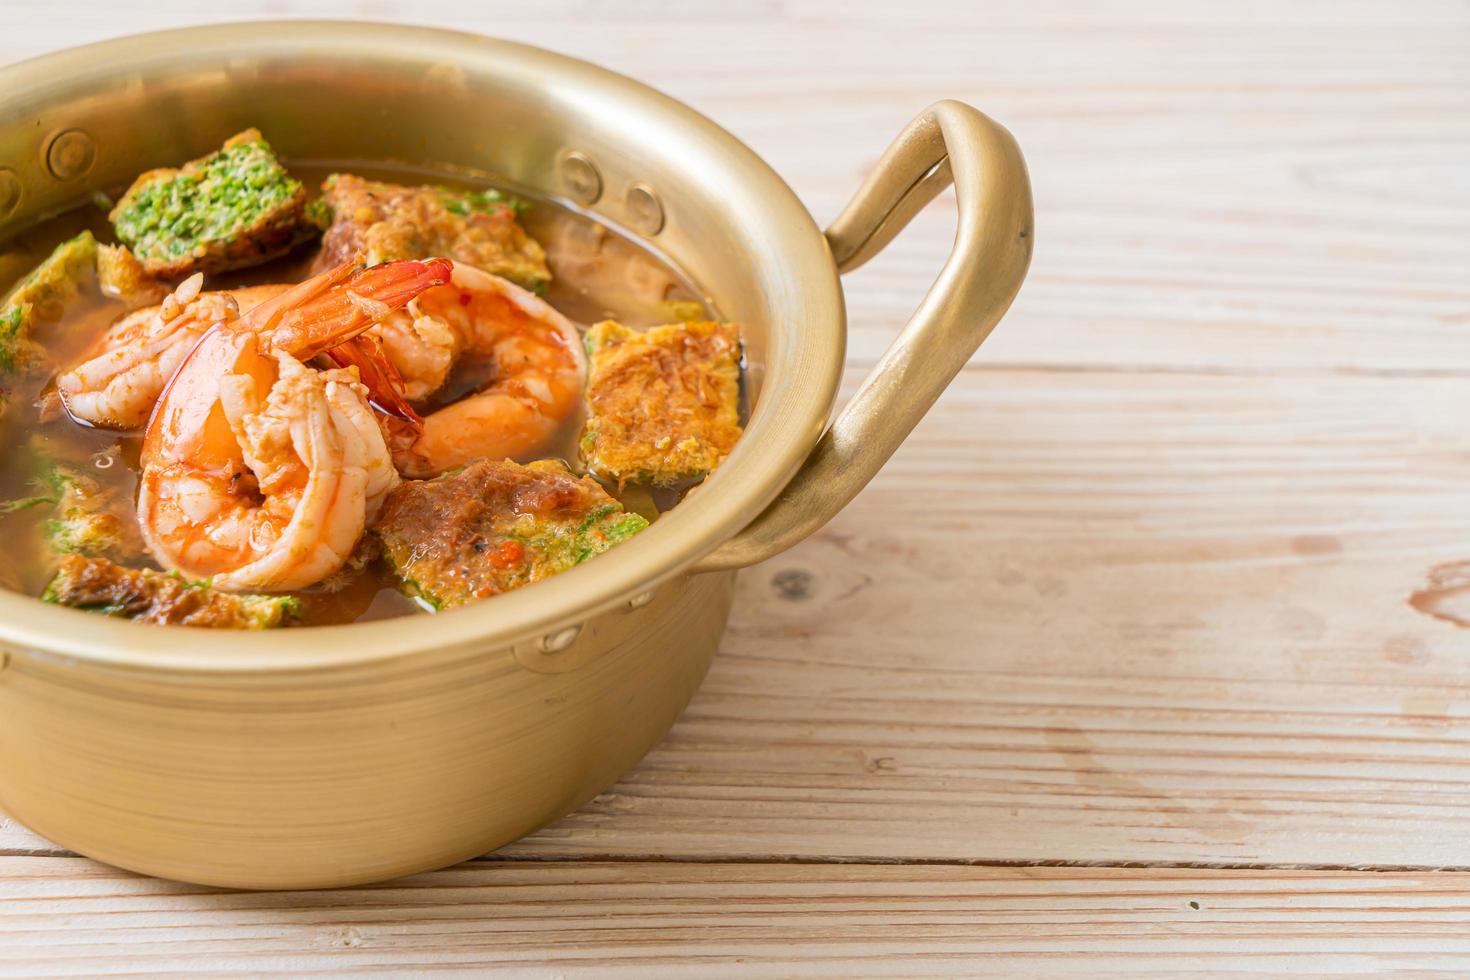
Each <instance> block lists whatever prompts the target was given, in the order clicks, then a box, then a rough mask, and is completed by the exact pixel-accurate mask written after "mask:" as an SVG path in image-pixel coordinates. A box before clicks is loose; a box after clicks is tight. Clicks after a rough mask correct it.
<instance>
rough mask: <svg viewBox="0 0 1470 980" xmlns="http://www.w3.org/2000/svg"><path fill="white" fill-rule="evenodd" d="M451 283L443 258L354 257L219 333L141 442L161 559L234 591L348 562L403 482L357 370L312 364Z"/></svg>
mask: <svg viewBox="0 0 1470 980" xmlns="http://www.w3.org/2000/svg"><path fill="white" fill-rule="evenodd" d="M449 276H450V265H449V263H448V262H447V261H445V260H443V259H433V260H429V261H427V262H411V261H404V262H390V263H386V264H384V265H379V266H375V267H373V268H371V269H365V270H359V271H354V267H353V266H352V264H350V263H349V264H347V265H343V266H339V267H337V268H336V269H333V270H331V271H329V272H326V273H324V274H322V275H320V276H317V277H315V278H313V279H309V280H307V281H306V282H304V283H302V284H301V285H299V286H295V287H292V288H291V289H289V290H287V291H286V292H283V293H281V294H280V295H279V296H277V297H275V298H274V299H271V300H268V301H266V302H265V303H263V304H261V305H259V306H257V307H255V308H254V309H253V310H251V311H250V312H249V313H247V314H245V315H244V316H242V317H239V318H238V319H235V320H225V321H221V322H219V323H217V324H215V325H214V326H213V327H211V328H210V329H209V331H208V333H206V334H205V336H204V338H203V339H201V340H200V341H199V343H198V345H197V346H195V347H194V349H193V350H192V351H191V352H190V353H189V354H188V356H187V357H186V358H185V359H184V361H183V363H182V364H181V365H180V366H179V369H178V371H177V372H176V373H175V374H174V376H173V379H172V380H171V381H170V382H169V383H168V387H167V388H166V389H165V390H164V393H163V397H162V398H161V399H160V401H159V403H158V408H157V410H156V411H155V412H154V414H153V419H152V421H150V422H149V423H148V432H147V435H146V436H145V438H144V441H143V450H142V456H141V459H140V462H141V469H142V472H141V475H140V479H139V493H138V519H139V521H140V523H141V525H142V528H143V535H144V539H145V540H146V541H147V543H148V546H149V549H150V550H151V551H152V552H153V555H154V557H156V558H157V559H158V560H159V562H161V563H162V564H163V565H164V566H165V567H166V568H169V569H173V570H177V571H179V572H181V573H182V574H184V575H185V576H188V577H189V578H212V580H213V581H212V584H213V585H214V586H215V587H216V588H222V589H227V590H231V591H239V590H270V591H283V590H290V589H298V588H303V587H305V586H308V585H311V584H313V583H315V582H318V581H320V580H321V579H323V578H325V577H326V576H328V575H330V574H332V573H333V572H335V571H336V570H337V569H339V568H341V567H342V565H343V564H344V563H345V562H346V561H347V559H348V558H349V556H350V555H351V553H352V550H353V548H354V546H355V545H356V543H357V540H358V538H360V537H361V535H362V533H363V530H364V528H365V527H366V525H367V522H368V521H369V520H370V519H371V518H372V517H373V516H375V515H376V511H377V508H378V507H379V506H380V505H381V504H382V501H383V498H384V496H386V494H387V493H388V491H389V490H391V489H392V488H393V487H394V486H395V485H396V484H397V482H398V475H397V473H396V472H395V471H394V469H393V463H392V459H391V457H390V454H389V452H388V447H387V445H386V443H385V441H384V438H383V433H382V430H381V428H380V427H379V425H378V422H377V420H376V418H375V416H374V414H373V411H372V409H371V407H370V405H369V401H368V394H369V393H368V390H367V387H366V386H365V385H364V384H363V383H362V382H361V381H360V380H359V376H358V374H357V372H356V371H354V370H351V369H342V368H335V369H330V370H322V371H318V370H316V369H314V368H311V367H308V366H306V364H305V363H303V362H306V361H309V360H311V359H312V358H313V357H315V356H316V355H318V354H321V353H323V352H324V351H326V350H329V349H331V348H333V347H337V346H339V345H342V344H344V342H347V341H350V340H351V339H352V338H354V337H356V336H357V335H358V334H360V333H362V332H363V331H364V330H366V329H367V328H368V326H369V325H371V323H372V322H373V320H374V319H378V318H381V317H382V316H385V315H387V314H388V313H391V312H392V311H393V310H395V309H397V308H399V307H401V306H402V305H403V304H405V303H407V302H408V301H409V300H411V299H413V298H414V297H415V296H417V295H418V294H419V293H421V292H423V291H424V290H425V289H428V288H430V287H432V286H437V285H441V284H443V283H445V282H448V281H449Z"/></svg>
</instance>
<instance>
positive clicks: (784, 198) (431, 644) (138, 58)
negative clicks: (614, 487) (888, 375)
mask: <svg viewBox="0 0 1470 980" xmlns="http://www.w3.org/2000/svg"><path fill="white" fill-rule="evenodd" d="M367 47H370V48H372V49H374V50H376V51H381V50H391V51H393V52H395V53H397V54H399V55H401V56H404V57H416V58H419V59H420V60H429V59H432V60H433V61H434V62H447V63H450V64H456V65H474V66H477V67H479V68H481V69H483V70H485V71H487V72H490V71H495V72H500V73H506V72H511V71H524V72H528V73H531V74H535V75H544V76H547V77H548V78H551V77H554V79H555V81H556V83H557V85H558V87H559V88H560V90H561V91H562V92H564V93H567V94H565V95H564V96H563V97H564V98H575V99H592V100H601V101H604V102H606V103H607V104H609V105H610V106H612V105H616V107H617V109H618V111H622V112H627V113H633V114H636V115H637V116H639V117H641V118H642V119H643V120H644V121H646V122H647V123H648V124H650V125H651V126H652V127H653V129H652V130H642V129H640V130H639V132H640V134H643V135H642V138H643V139H645V140H646V141H648V142H650V143H651V142H652V141H653V139H654V138H655V136H657V137H659V138H660V139H662V140H672V142H671V143H661V149H664V150H668V151H670V152H677V153H679V154H680V155H681V156H682V157H684V158H686V159H688V160H690V161H691V162H692V161H698V162H699V163H700V164H701V165H704V166H709V167H713V168H715V170H716V172H720V171H723V173H724V174H725V176H726V177H727V178H728V179H729V180H730V181H734V182H735V183H732V184H730V185H729V186H731V187H734V188H737V189H741V190H748V191H752V192H755V193H757V194H758V195H759V197H760V200H761V204H762V208H761V210H760V212H759V213H757V214H754V215H752V217H751V221H753V222H755V223H757V224H758V225H759V226H761V227H764V226H767V225H769V226H770V228H771V229H773V230H774V229H779V233H772V234H767V235H765V236H762V237H761V238H760V241H761V242H762V243H763V244H765V245H769V243H771V242H779V243H780V245H779V250H778V251H776V252H774V253H772V254H768V255H764V256H762V257H761V258H762V259H763V261H764V264H766V266H767V268H768V269H769V268H770V266H771V264H772V263H776V262H779V263H780V264H781V267H782V268H783V270H784V271H786V272H789V275H790V276H791V277H792V280H793V281H794V282H797V283H800V284H801V295H800V300H799V302H798V303H797V305H796V308H795V309H793V310H791V311H790V312H789V314H787V313H784V312H783V318H786V319H789V320H790V321H791V322H790V323H789V324H787V329H785V330H784V331H780V330H779V326H780V325H779V324H772V325H771V331H772V338H773V341H772V344H771V355H770V357H769V358H768V360H767V362H766V365H765V377H764V381H763V384H762V391H761V394H760V398H759V403H758V404H757V405H755V406H753V407H752V414H751V418H750V423H749V425H748V426H747V429H746V432H745V435H744V437H743V438H742V439H741V440H740V442H739V443H738V444H737V446H736V448H735V449H734V451H733V452H732V453H731V455H730V457H729V459H728V460H727V461H726V463H725V465H724V466H722V467H721V468H720V469H719V470H717V471H716V472H715V473H714V474H713V475H712V476H711V477H710V478H709V479H708V481H707V483H706V484H705V485H703V486H702V487H701V489H700V492H699V493H696V494H694V495H692V496H690V497H689V498H688V499H686V500H684V501H683V502H682V503H681V504H680V505H679V506H678V507H677V508H675V509H674V510H672V511H670V512H669V513H667V514H666V515H664V516H663V517H661V518H660V519H659V520H658V521H656V522H654V524H653V525H652V526H651V527H650V528H649V529H648V530H647V531H645V532H643V533H642V534H639V535H638V536H637V537H635V538H633V539H632V540H630V541H627V542H625V543H623V544H621V545H619V546H618V547H617V548H615V549H613V550H612V551H610V552H608V553H607V554H604V555H601V556H599V557H598V559H597V560H596V561H594V562H589V563H587V564H585V565H582V566H579V567H577V568H574V569H571V570H569V571H567V572H564V573H562V574H560V575H557V576H555V577H554V578H551V579H548V580H545V581H542V582H539V583H537V584H536V585H535V587H534V588H526V589H520V590H517V591H514V592H510V593H507V594H504V595H501V596H496V597H495V598H494V600H493V601H485V602H479V603H474V604H470V605H466V606H462V607H458V608H456V609H452V610H448V611H445V612H441V613H436V614H434V615H426V616H401V617H397V618H393V619H384V620H373V621H370V622H365V623H352V624H346V625H341V626H318V627H310V628H302V629H296V630H282V631H263V632H259V633H250V632H230V631H212V630H204V629H193V628H187V627H175V628H159V627H156V626H149V625H144V624H138V623H132V622H128V621H124V620H117V619H111V618H108V617H104V616H98V615H95V614H91V613H85V612H81V611H79V610H74V609H66V608H62V607H57V606H51V605H48V604H45V603H42V602H41V601H39V600H38V599H35V598H32V597H30V596H25V595H21V594H19V593H12V592H9V591H7V590H0V655H3V653H4V652H5V651H10V652H15V653H22V654H25V655H28V656H40V657H56V656H58V655H59V656H60V657H62V658H65V659H67V660H75V661H80V662H87V663H92V664H98V665H107V666H109V667H113V668H119V669H134V670H139V671H144V672H162V671H169V672H184V673H195V672H205V673H260V672H268V673H269V672H277V671H303V670H305V671H309V670H323V669H333V670H336V669H344V668H352V667H357V666H361V665H364V664H373V663H380V662H383V661H386V660H391V659H396V658H399V657H405V656H413V655H417V654H425V653H428V652H430V651H436V650H437V651H459V652H468V651H472V650H479V651H485V652H488V651H491V650H497V649H509V648H512V647H514V646H515V645H516V644H518V643H521V642H525V641H527V640H533V641H534V638H536V637H540V636H549V635H551V634H554V633H558V632H560V631H562V630H565V629H566V628H568V627H570V626H573V625H580V624H583V623H585V622H587V621H588V620H590V619H592V618H594V617H595V616H597V615H600V614H603V613H606V612H610V611H612V610H615V609H617V608H618V607H620V606H621V607H623V608H627V606H628V604H629V603H630V600H633V599H634V597H636V596H639V595H640V594H641V593H644V592H646V591H648V590H650V589H653V588H654V587H655V586H657V585H659V584H660V583H663V582H665V581H667V580H669V579H671V578H673V577H675V576H677V575H679V574H680V573H681V572H682V571H684V570H686V569H687V568H689V567H690V566H691V565H692V564H694V563H695V562H697V561H698V560H699V559H700V558H702V557H704V556H705V555H707V554H708V553H710V552H711V551H713V550H714V549H715V548H716V547H718V546H719V545H720V544H721V543H723V542H724V541H725V540H727V539H728V538H730V537H731V536H733V535H734V534H736V533H737V532H738V531H740V530H741V529H742V528H744V527H745V526H746V525H747V524H748V523H749V522H750V521H751V520H752V519H754V518H755V517H756V515H757V514H759V513H760V512H761V511H762V510H763V509H764V508H765V507H766V506H767V505H768V504H770V503H771V502H772V501H773V500H774V499H775V497H776V495H777V494H778V493H779V492H780V490H781V488H782V487H784V486H785V485H786V483H787V482H788V481H789V480H790V478H791V477H792V476H793V475H794V474H795V473H796V471H797V470H798V469H799V468H800V466H801V464H802V462H803V461H804V460H805V459H806V457H807V456H808V454H809V453H810V451H811V449H812V447H813V446H814V445H815V444H816V441H817V439H818V438H819V436H820V435H821V432H822V430H823V429H824V428H825V426H826V423H827V420H828V417H829V415H830V412H831V409H832V406H833V404H834V403H835V400H836V395H837V389H838V385H839V383H840V380H841V375H842V369H843V362H844V348H845V333H846V318H845V311H844V306H843V297H842V289H841V285H840V282H839V280H838V273H837V269H836V266H835V264H834V263H833V260H832V257H831V253H830V250H829V248H828V245H827V240H826V238H825V237H824V236H823V234H822V232H821V230H820V229H819V228H818V227H817V225H816V223H815V221H814V220H813V219H812V217H811V215H810V214H809V213H808V212H807V210H806V208H805V207H804V206H803V204H802V203H801V201H800V199H798V198H797V196H796V194H795V193H794V192H793V191H792V190H791V188H790V187H789V186H788V185H787V184H786V182H785V181H784V180H783V179H782V178H781V177H780V176H779V175H777V174H776V172H775V171H774V170H772V169H771V167H770V166H769V165H768V164H766V163H765V161H764V160H762V159H761V158H760V157H759V156H757V155H756V154H755V153H754V152H753V151H752V150H750V149H749V148H748V147H747V146H745V144H743V143H742V142H740V141H739V140H738V139H737V138H736V137H734V136H733V135H731V134H730V133H728V132H727V131H725V130H724V129H722V128H721V127H719V126H718V125H716V124H715V123H714V122H712V121H711V120H709V119H708V118H706V117H705V116H703V115H701V114H700V113H698V112H696V111H695V110H694V109H692V108H690V107H689V106H687V105H685V104H683V103H682V102H679V101H677V100H675V99H673V98H671V97H670V96H667V95H664V94H662V93H661V92H658V91H657V90H655V89H653V88H651V87H649V86H646V85H644V84H643V83H641V82H637V81H634V80H633V79H631V78H628V77H626V76H624V75H620V74H618V73H616V72H613V71H610V70H608V69H605V68H601V67H598V66H596V65H593V64H591V63H589V62H586V61H582V60H580V59H577V58H573V57H570V56H567V55H561V54H556V53H553V52H550V51H546V50H544V49H541V48H537V47H533V46H531V45H527V44H521V43H519V42H513V41H505V40H499V39H494V38H488V37H484V36H481V35H477V34H472V33H468V32H462V31H453V30H447V29H442V28H430V27H414V26H407V25H404V24H397V23H386V22H361V21H341V20H265V21H243V22H232V23H224V24H211V25H207V26H202V27H189V28H176V29H171V30H164V31H152V32H148V33H142V34H134V35H129V36H126V37H121V38H115V39H111V40H106V41H101V42H97V43H93V44H88V45H84V46H81V47H75V48H68V49H65V50H62V51H58V52H54V53H51V54H46V55H41V56H38V57H35V58H31V59H29V60H26V61H21V62H17V63H15V64H12V65H8V66H5V67H3V68H0V93H3V95H0V111H3V109H4V106H5V104H6V103H11V104H15V103H16V102H24V101H26V100H36V99H39V100H45V99H46V98H47V97H48V94H50V93H55V92H57V91H59V90H60V89H63V88H65V86H66V85H67V84H72V83H79V82H81V81H83V80H87V79H91V80H93V81H105V80H111V81H112V83H113V84H120V83H121V82H122V81H123V80H124V79H126V78H128V77H130V76H136V75H138V74H139V73H142V72H145V71H147V70H150V69H157V68H162V67H165V66H167V65H169V64H171V63H178V62H180V61H181V60H193V61H204V60H206V59H209V58H218V59H219V60H221V61H224V60H235V59H240V58H244V57H248V56H249V55H252V54H262V55H264V54H273V55H280V54H283V53H288V52H291V51H293V50H294V51H301V52H303V53H306V52H308V51H309V52H310V53H311V54H313V55H320V56H331V55H341V54H342V53H344V52H351V51H354V50H361V49H363V48H367ZM180 52H184V53H182V54H181V53H180ZM650 134H652V135H650ZM0 162H3V161H0ZM591 210H592V211H594V212H595V211H596V208H593V209H591ZM752 240H754V238H752ZM656 247H657V246H656V244H655V248H656ZM699 285H700V286H701V288H705V286H706V284H703V283H701V284H699ZM797 325H799V326H797ZM778 333H779V334H780V337H779V342H777V341H778V338H777V334H778ZM3 666H4V663H3V659H0V669H3Z"/></svg>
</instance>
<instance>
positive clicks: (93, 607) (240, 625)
mask: <svg viewBox="0 0 1470 980" xmlns="http://www.w3.org/2000/svg"><path fill="white" fill-rule="evenodd" d="M41 599H42V601H44V602H50V603H54V604H56V605H60V606H71V607H73V608H75V609H84V610H86V611H88V612H95V613H101V614H103V615H106V616H118V617H121V618H124V619H131V620H135V621H136V622H140V623H155V624H159V625H178V626H200V627H205V628H208V629H227V630H263V629H273V628H275V627H278V626H288V625H290V624H291V623H292V622H294V621H295V620H296V618H297V617H298V616H299V614H300V606H301V604H300V600H298V599H294V598H292V597H290V596H275V595H235V594H233V593H230V592H220V591H218V590H215V589H211V588H210V587H209V586H207V585H203V584H200V583H197V582H186V581H185V580H184V579H182V578H180V577H179V576H178V575H175V574H172V573H169V572H155V571H153V570H151V569H146V568H125V567H123V566H122V565H119V564H117V563H116V562H112V561H109V560H107V559H106V558H86V557H83V556H82V555H63V556H62V557H61V559H60V563H59V568H58V570H57V572H56V577H55V578H53V579H52V580H51V584H49V585H47V586H46V591H45V593H44V594H43V595H42V596H41Z"/></svg>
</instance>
